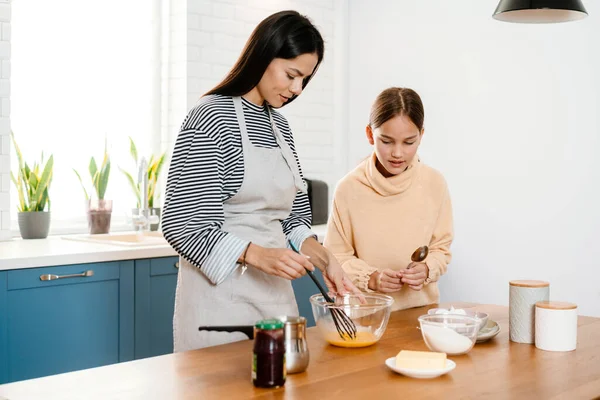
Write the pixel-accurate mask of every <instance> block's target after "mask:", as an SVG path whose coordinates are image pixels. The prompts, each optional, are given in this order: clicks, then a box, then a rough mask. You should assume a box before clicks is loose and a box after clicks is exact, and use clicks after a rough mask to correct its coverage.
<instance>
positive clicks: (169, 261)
mask: <svg viewBox="0 0 600 400" xmlns="http://www.w3.org/2000/svg"><path fill="white" fill-rule="evenodd" d="M178 269H179V257H164V258H153V259H151V260H150V276H159V275H173V274H177V271H178Z"/></svg>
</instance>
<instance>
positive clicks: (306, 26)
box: [205, 11, 325, 104]
mask: <svg viewBox="0 0 600 400" xmlns="http://www.w3.org/2000/svg"><path fill="white" fill-rule="evenodd" d="M324 48H325V46H324V44H323V38H322V37H321V34H320V33H319V31H318V30H317V28H315V26H314V25H313V24H312V23H311V22H310V21H309V20H308V18H306V17H305V16H303V15H300V14H299V13H298V12H296V11H280V12H278V13H275V14H273V15H271V16H269V17H267V18H265V19H264V20H263V21H262V22H261V23H260V24H258V26H257V27H256V28H255V29H254V31H253V32H252V35H250V38H249V39H248V42H246V46H245V47H244V50H243V51H242V54H241V55H240V58H238V60H237V62H236V63H235V65H234V66H233V68H231V71H229V73H228V74H227V76H226V77H225V79H223V81H221V83H219V84H218V85H217V86H215V87H214V88H213V89H211V90H210V91H208V92H207V93H206V94H205V96H206V95H209V94H221V95H225V96H241V95H243V94H246V93H248V92H249V91H250V90H252V89H253V88H254V87H255V86H256V85H258V82H259V81H260V79H261V78H262V76H263V74H264V73H265V71H266V69H267V67H268V66H269V64H270V63H271V61H273V59H274V58H285V59H292V58H296V57H298V56H300V55H302V54H313V53H315V54H316V55H317V58H318V62H317V65H316V67H315V70H314V71H313V73H312V74H311V75H309V76H307V77H305V78H304V80H303V82H302V88H303V89H304V88H305V87H306V85H307V84H308V82H309V81H310V79H311V78H312V76H313V75H314V73H315V72H316V71H317V69H318V68H319V64H320V63H321V61H322V60H323V53H324V51H325V50H324ZM296 97H297V96H296V95H294V96H292V97H291V98H290V100H289V101H287V102H286V104H289V103H290V102H291V101H292V100H294V99H295V98H296Z"/></svg>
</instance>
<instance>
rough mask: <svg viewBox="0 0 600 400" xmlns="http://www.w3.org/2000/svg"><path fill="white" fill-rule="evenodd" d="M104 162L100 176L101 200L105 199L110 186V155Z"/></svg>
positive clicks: (99, 197)
mask: <svg viewBox="0 0 600 400" xmlns="http://www.w3.org/2000/svg"><path fill="white" fill-rule="evenodd" d="M102 164H103V167H102V170H101V173H100V174H99V178H98V199H100V200H103V199H104V194H105V193H106V187H107V186H108V177H109V175H110V159H108V155H107V156H106V158H105V162H103V163H102Z"/></svg>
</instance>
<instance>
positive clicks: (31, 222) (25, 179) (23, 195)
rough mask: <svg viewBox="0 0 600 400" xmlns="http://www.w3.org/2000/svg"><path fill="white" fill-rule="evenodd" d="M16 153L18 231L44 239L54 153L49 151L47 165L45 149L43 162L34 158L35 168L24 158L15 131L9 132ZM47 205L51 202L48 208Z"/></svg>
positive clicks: (48, 223)
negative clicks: (35, 160) (17, 168)
mask: <svg viewBox="0 0 600 400" xmlns="http://www.w3.org/2000/svg"><path fill="white" fill-rule="evenodd" d="M10 136H11V137H12V142H13V144H14V146H15V151H16V153H17V160H18V162H19V170H18V172H17V175H16V176H15V175H14V174H13V173H12V171H11V173H10V177H11V180H12V181H13V183H14V184H15V186H16V188H17V193H18V196H19V205H18V207H17V208H18V210H19V214H18V221H19V231H20V232H21V237H22V238H23V239H44V238H46V237H47V236H48V231H49V230H50V195H49V194H48V190H49V188H50V183H51V182H52V169H53V166H54V156H52V155H50V158H49V159H48V161H46V164H45V165H44V152H42V157H41V160H40V163H39V164H38V163H37V162H35V163H34V164H33V168H30V167H29V165H28V164H27V163H26V162H25V161H24V160H23V155H22V154H21V149H20V148H19V146H18V145H17V141H16V140H15V135H14V133H13V132H11V133H10ZM46 205H47V206H48V209H47V211H44V210H45V209H46Z"/></svg>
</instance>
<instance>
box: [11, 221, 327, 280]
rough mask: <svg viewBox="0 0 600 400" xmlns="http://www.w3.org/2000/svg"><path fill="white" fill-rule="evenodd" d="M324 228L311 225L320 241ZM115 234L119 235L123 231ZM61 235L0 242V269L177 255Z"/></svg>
mask: <svg viewBox="0 0 600 400" xmlns="http://www.w3.org/2000/svg"><path fill="white" fill-rule="evenodd" d="M326 227H327V225H317V226H314V227H313V231H314V232H315V233H316V234H317V235H318V236H319V239H320V240H323V237H324V233H325V230H326ZM115 233H116V234H122V233H123V232H115ZM72 236H82V235H72ZM65 237H68V236H67V235H65V236H49V237H48V238H46V239H35V240H23V239H20V238H19V239H13V240H8V241H0V271H4V270H11V269H23V268H36V267H49V266H55V265H72V264H87V263H95V262H108V261H117V260H139V259H143V258H156V257H168V256H176V255H177V253H176V252H175V250H173V248H172V247H171V246H169V244H168V243H166V242H164V244H158V245H157V244H153V245H148V246H127V245H115V244H108V243H92V242H89V241H75V240H68V239H65Z"/></svg>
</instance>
